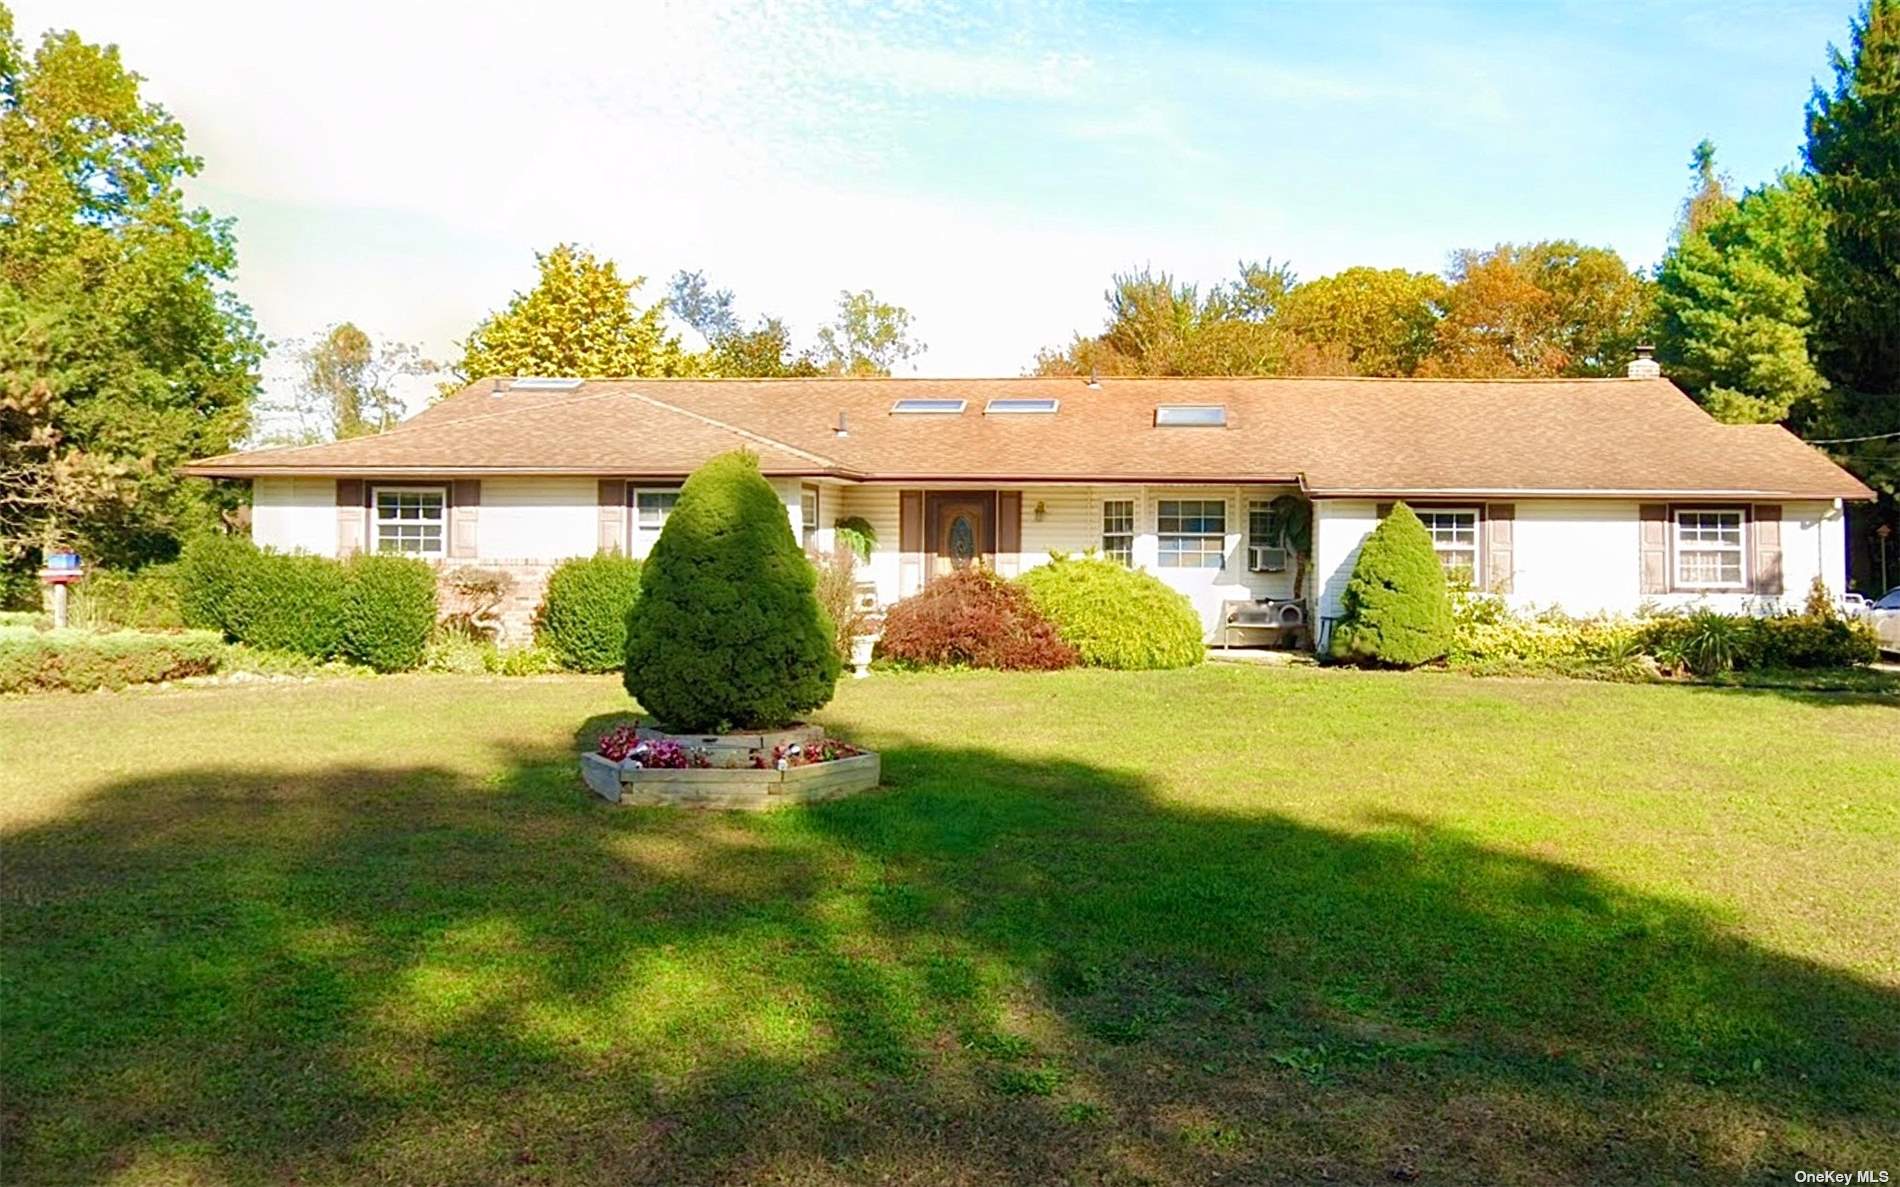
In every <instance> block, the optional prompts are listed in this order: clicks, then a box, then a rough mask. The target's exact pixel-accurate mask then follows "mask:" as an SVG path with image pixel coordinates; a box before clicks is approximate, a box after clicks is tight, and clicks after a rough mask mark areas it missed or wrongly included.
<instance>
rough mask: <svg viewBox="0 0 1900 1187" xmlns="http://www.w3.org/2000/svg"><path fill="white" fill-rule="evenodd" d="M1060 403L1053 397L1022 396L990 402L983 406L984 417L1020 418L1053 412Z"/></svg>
mask: <svg viewBox="0 0 1900 1187" xmlns="http://www.w3.org/2000/svg"><path fill="white" fill-rule="evenodd" d="M1061 405H1062V401H1060V400H1058V399H1056V398H1055V397H1054V396H1023V397H1009V398H1004V399H1000V400H991V401H990V402H989V403H987V404H985V405H984V406H983V415H985V416H1021V415H1024V414H1027V413H1034V412H1042V413H1048V412H1054V411H1055V410H1056V409H1057V408H1059V407H1061Z"/></svg>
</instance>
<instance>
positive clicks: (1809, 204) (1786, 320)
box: [1656, 173, 1827, 424]
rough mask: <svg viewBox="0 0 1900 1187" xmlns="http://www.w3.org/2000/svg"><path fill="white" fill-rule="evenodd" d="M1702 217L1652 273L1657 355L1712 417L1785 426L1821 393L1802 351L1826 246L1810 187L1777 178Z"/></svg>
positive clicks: (1688, 223) (1795, 177)
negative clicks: (1655, 310)
mask: <svg viewBox="0 0 1900 1187" xmlns="http://www.w3.org/2000/svg"><path fill="white" fill-rule="evenodd" d="M1691 201H1692V203H1693V201H1694V200H1693V199H1692V200H1691ZM1693 209H1694V208H1693V206H1692V207H1691V213H1693ZM1704 213H1705V215H1706V217H1704V218H1701V219H1700V220H1698V219H1695V218H1688V219H1685V222H1684V226H1683V234H1682V235H1681V237H1680V239H1679V240H1678V241H1677V243H1676V244H1675V246H1674V247H1672V248H1671V249H1670V251H1669V254H1668V255H1666V256H1664V257H1663V262H1662V266H1661V267H1660V268H1659V269H1658V270H1657V276H1656V286H1657V294H1656V304H1657V308H1658V311H1659V313H1660V315H1661V316H1660V317H1659V319H1658V326H1657V335H1656V337H1657V353H1658V355H1659V356H1660V358H1661V361H1662V363H1663V365H1664V366H1665V367H1667V368H1668V371H1669V375H1670V378H1672V379H1674V380H1675V381H1676V382H1678V383H1680V384H1682V385H1683V386H1684V387H1685V388H1687V389H1688V390H1689V392H1690V394H1692V395H1693V396H1694V397H1695V398H1696V399H1697V400H1699V401H1700V402H1701V403H1702V404H1703V405H1704V406H1705V407H1707V408H1708V409H1709V411H1710V412H1711V413H1712V414H1714V415H1715V416H1716V418H1717V419H1720V420H1724V421H1729V422H1731V423H1738V424H1739V423H1756V422H1767V421H1779V420H1785V419H1787V418H1788V417H1789V415H1790V414H1791V412H1792V411H1793V410H1794V409H1795V408H1796V407H1797V406H1798V405H1801V404H1803V403H1804V402H1807V401H1812V400H1813V399H1815V398H1816V397H1818V396H1819V395H1820V394H1821V393H1822V392H1823V391H1824V390H1825V389H1826V387H1827V383H1826V381H1825V380H1823V379H1822V378H1821V374H1820V372H1819V371H1818V370H1816V368H1815V366H1814V362H1813V360H1812V358H1811V357H1810V350H1809V338H1810V334H1811V330H1812V322H1813V318H1812V316H1811V315H1810V312H1809V296H1810V292H1811V290H1812V288H1813V285H1814V274H1815V271H1816V269H1818V268H1819V267H1820V264H1821V256H1822V255H1823V254H1824V253H1825V251H1826V248H1827V235H1826V221H1825V216H1824V215H1823V213H1822V211H1821V207H1820V203H1819V201H1818V199H1817V197H1816V194H1815V186H1814V181H1813V179H1812V178H1809V177H1806V176H1803V175H1800V174H1792V173H1791V174H1784V175H1783V176H1782V177H1781V178H1779V179H1778V180H1776V181H1775V182H1774V183H1773V184H1772V185H1766V186H1763V187H1762V188H1760V189H1757V190H1750V191H1749V192H1748V193H1746V194H1744V195H1743V196H1742V198H1741V201H1739V202H1733V201H1731V202H1729V203H1728V205H1727V206H1726V207H1724V208H1720V209H1715V210H1710V209H1706V208H1705V211H1704ZM1698 222H1699V225H1696V224H1697V223H1698ZM1691 228H1693V229H1691Z"/></svg>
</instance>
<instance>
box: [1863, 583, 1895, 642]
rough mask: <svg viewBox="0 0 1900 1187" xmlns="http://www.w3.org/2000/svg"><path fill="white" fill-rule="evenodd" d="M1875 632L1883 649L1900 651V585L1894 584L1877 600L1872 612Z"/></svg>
mask: <svg viewBox="0 0 1900 1187" xmlns="http://www.w3.org/2000/svg"><path fill="white" fill-rule="evenodd" d="M1870 614H1871V617H1872V618H1873V621H1874V634H1875V635H1877V636H1879V638H1880V649H1881V650H1882V651H1892V652H1900V585H1896V586H1894V587H1893V588H1892V589H1890V590H1888V591H1887V592H1886V593H1885V594H1883V595H1882V596H1881V598H1880V600H1879V601H1877V602H1875V603H1874V605H1873V609H1872V611H1871V612H1870Z"/></svg>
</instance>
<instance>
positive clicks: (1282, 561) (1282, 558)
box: [1247, 544, 1286, 573]
mask: <svg viewBox="0 0 1900 1187" xmlns="http://www.w3.org/2000/svg"><path fill="white" fill-rule="evenodd" d="M1247 568H1248V570H1249V571H1250V572H1254V573H1281V572H1285V571H1286V549H1284V548H1272V547H1269V546H1267V545H1265V544H1251V545H1248V547H1247Z"/></svg>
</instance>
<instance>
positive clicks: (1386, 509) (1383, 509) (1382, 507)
mask: <svg viewBox="0 0 1900 1187" xmlns="http://www.w3.org/2000/svg"><path fill="white" fill-rule="evenodd" d="M1392 507H1393V504H1391V503H1380V504H1379V506H1378V511H1379V518H1380V519H1384V518H1385V517H1386V516H1388V515H1390V514H1392Z"/></svg>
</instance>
